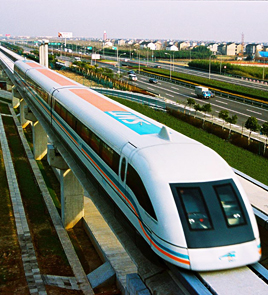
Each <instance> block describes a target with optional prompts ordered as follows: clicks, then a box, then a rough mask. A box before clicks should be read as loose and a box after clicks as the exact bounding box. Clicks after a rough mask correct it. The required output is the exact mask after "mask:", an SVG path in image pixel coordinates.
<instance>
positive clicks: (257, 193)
mask: <svg viewBox="0 0 268 295" xmlns="http://www.w3.org/2000/svg"><path fill="white" fill-rule="evenodd" d="M3 55H4V54H3V53H2V52H0V59H1V65H3V64H4V66H3V68H4V70H5V72H9V73H7V75H10V76H12V75H13V71H14V62H13V68H12V61H11V60H10V59H9V60H8V59H7V57H6V56H3ZM13 79H14V78H13ZM30 107H32V106H30ZM35 115H36V116H38V112H35ZM40 121H42V118H40ZM49 133H50V132H49ZM49 133H48V134H49ZM53 136H56V135H52V136H51V137H52V138H53ZM55 141H57V140H56V139H55ZM71 161H72V160H71ZM236 173H237V174H240V173H239V171H236ZM239 178H240V179H241V183H242V185H243V187H244V189H245V191H246V193H247V194H248V196H249V199H250V202H251V204H252V205H253V206H254V207H256V208H258V209H259V210H261V211H262V212H263V213H264V214H266V215H268V206H267V204H268V190H267V188H266V189H265V186H263V187H261V186H259V185H257V183H256V182H254V180H252V179H250V177H248V176H246V175H239ZM266 218H267V217H266ZM199 275H200V278H201V280H203V281H205V282H206V284H207V285H209V286H210V287H211V290H213V292H212V293H214V294H215V293H216V294H239V293H241V291H242V293H243V294H253V293H254V294H266V293H267V292H268V286H267V284H266V283H265V282H264V281H263V280H261V279H260V278H259V277H258V276H257V275H256V274H255V273H253V272H252V271H251V270H250V269H249V268H247V267H244V268H239V269H234V270H231V271H222V272H212V273H211V272H209V273H200V274H199ZM256 290H257V291H258V292H259V293H256ZM253 291H255V292H253Z"/></svg>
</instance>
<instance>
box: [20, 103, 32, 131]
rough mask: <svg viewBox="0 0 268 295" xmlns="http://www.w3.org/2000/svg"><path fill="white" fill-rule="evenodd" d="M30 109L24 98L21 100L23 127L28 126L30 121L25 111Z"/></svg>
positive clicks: (21, 121)
mask: <svg viewBox="0 0 268 295" xmlns="http://www.w3.org/2000/svg"><path fill="white" fill-rule="evenodd" d="M27 110H28V106H27V103H26V101H25V100H24V99H21V101H20V124H21V126H22V128H26V126H27V125H28V124H29V123H30V121H29V120H27V119H26V118H25V112H26V111H27Z"/></svg>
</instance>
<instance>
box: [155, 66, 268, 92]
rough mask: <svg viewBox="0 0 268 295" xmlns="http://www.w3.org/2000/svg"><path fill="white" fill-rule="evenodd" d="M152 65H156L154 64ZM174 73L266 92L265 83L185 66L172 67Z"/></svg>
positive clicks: (267, 89) (167, 67)
mask: <svg viewBox="0 0 268 295" xmlns="http://www.w3.org/2000/svg"><path fill="white" fill-rule="evenodd" d="M157 64H158V65H161V67H162V68H163V69H167V70H169V69H170V65H169V64H163V63H157ZM154 65H156V64H154ZM174 71H175V72H180V73H184V74H189V75H193V76H199V77H204V78H208V79H209V76H210V79H213V80H217V81H222V82H228V83H232V84H237V85H241V86H246V87H251V88H255V89H261V90H264V91H268V83H267V82H266V84H261V83H257V82H253V81H248V80H245V79H240V78H234V77H230V76H227V75H220V74H214V73H210V75H209V73H208V72H204V71H200V70H194V69H191V68H188V67H187V66H178V65H174ZM252 80H254V79H252ZM255 80H257V79H255Z"/></svg>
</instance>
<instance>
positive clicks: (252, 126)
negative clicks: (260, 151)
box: [184, 98, 268, 150]
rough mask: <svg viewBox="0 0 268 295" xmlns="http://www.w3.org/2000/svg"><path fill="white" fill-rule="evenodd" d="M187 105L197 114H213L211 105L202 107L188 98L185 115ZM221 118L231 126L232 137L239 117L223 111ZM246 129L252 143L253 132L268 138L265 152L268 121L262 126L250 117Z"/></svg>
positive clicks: (220, 114)
mask: <svg viewBox="0 0 268 295" xmlns="http://www.w3.org/2000/svg"><path fill="white" fill-rule="evenodd" d="M187 105H188V106H190V107H193V108H194V109H195V113H196V112H197V111H199V112H204V113H205V114H206V113H211V112H212V108H211V104H210V103H208V104H204V105H203V106H200V105H199V104H197V103H196V102H195V100H194V99H193V98H188V99H187V101H186V104H185V107H184V113H185V109H186V107H187ZM204 118H205V116H204ZM219 118H220V119H222V120H223V121H224V122H226V123H229V124H230V125H229V135H230V134H231V130H232V129H231V127H232V124H236V122H237V116H236V115H233V116H230V115H229V111H228V110H221V111H220V112H219ZM223 127H224V125H223ZM245 127H246V128H247V129H248V130H250V132H249V136H248V140H249V142H250V137H251V134H252V132H257V131H260V132H261V134H263V135H265V136H266V142H265V146H264V150H265V149H266V146H267V140H268V121H267V122H265V123H263V125H262V126H261V125H260V124H259V123H258V120H257V119H256V118H255V117H249V118H248V119H247V121H246V122H245Z"/></svg>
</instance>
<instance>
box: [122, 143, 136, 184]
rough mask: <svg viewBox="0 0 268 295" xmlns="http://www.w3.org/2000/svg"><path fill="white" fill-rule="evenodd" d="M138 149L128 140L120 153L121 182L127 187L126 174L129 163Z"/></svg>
mask: <svg viewBox="0 0 268 295" xmlns="http://www.w3.org/2000/svg"><path fill="white" fill-rule="evenodd" d="M135 151H136V147H135V146H134V145H133V144H131V143H130V142H128V143H127V144H125V145H124V147H123V148H122V151H121V155H120V163H119V175H118V176H119V182H120V183H121V185H122V186H123V187H124V188H125V186H126V176H127V165H128V163H129V161H130V159H131V157H132V155H133V154H134V152H135Z"/></svg>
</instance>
